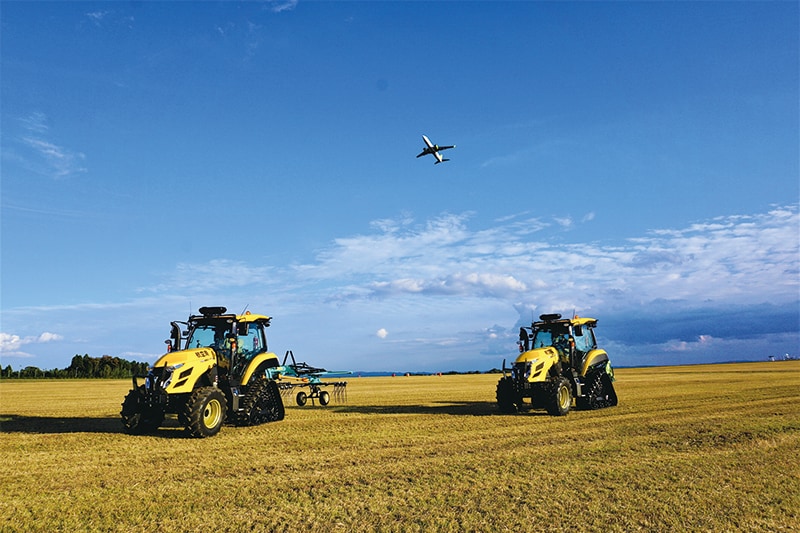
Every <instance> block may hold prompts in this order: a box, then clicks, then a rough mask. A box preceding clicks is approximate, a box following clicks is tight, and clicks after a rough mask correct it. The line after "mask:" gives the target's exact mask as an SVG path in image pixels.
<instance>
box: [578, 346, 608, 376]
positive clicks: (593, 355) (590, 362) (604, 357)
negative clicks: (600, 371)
mask: <svg viewBox="0 0 800 533" xmlns="http://www.w3.org/2000/svg"><path fill="white" fill-rule="evenodd" d="M609 362H610V361H609V359H608V354H607V353H606V351H605V350H592V351H590V352H589V353H588V354H586V358H585V359H584V361H583V367H582V368H581V376H585V375H586V373H587V372H589V369H590V368H593V367H596V366H600V365H602V366H608V367H610V365H607V363H609Z"/></svg>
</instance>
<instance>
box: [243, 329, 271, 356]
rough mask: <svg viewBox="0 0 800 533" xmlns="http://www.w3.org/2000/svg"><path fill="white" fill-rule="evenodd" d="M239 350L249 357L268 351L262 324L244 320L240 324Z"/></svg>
mask: <svg viewBox="0 0 800 533" xmlns="http://www.w3.org/2000/svg"><path fill="white" fill-rule="evenodd" d="M237 333H238V351H239V354H241V355H242V356H244V357H245V358H247V359H250V358H252V357H253V356H255V355H256V354H259V353H261V352H265V351H267V341H266V339H265V338H264V330H263V328H262V327H261V324H258V323H255V322H250V323H248V322H242V323H240V324H239V326H238V331H237Z"/></svg>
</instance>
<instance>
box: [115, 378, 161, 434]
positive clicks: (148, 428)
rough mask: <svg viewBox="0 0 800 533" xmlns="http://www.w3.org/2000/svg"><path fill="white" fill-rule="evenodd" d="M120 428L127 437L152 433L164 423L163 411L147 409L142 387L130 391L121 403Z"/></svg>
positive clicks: (153, 408)
mask: <svg viewBox="0 0 800 533" xmlns="http://www.w3.org/2000/svg"><path fill="white" fill-rule="evenodd" d="M119 414H120V416H121V417H122V427H123V429H124V430H125V433H128V434H129V435H142V434H144V433H152V432H153V431H155V430H156V429H158V427H159V426H160V425H161V423H162V422H163V421H164V410H163V409H161V408H158V407H148V406H147V404H145V402H144V387H143V386H140V387H139V389H132V390H131V391H130V392H128V394H127V396H125V400H123V402H122V411H120V413H119Z"/></svg>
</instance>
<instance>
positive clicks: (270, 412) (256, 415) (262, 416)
mask: <svg viewBox="0 0 800 533" xmlns="http://www.w3.org/2000/svg"><path fill="white" fill-rule="evenodd" d="M284 414H285V412H284V408H283V400H282V399H281V393H280V390H279V389H278V385H277V383H275V382H274V381H271V380H269V381H268V380H266V379H264V378H261V379H258V380H256V381H251V382H250V385H249V386H248V387H247V397H246V398H245V400H244V410H243V411H242V412H241V413H240V414H239V418H238V420H237V423H238V425H240V426H255V425H258V424H265V423H267V422H275V421H278V420H283V417H284Z"/></svg>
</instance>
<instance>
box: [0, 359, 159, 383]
mask: <svg viewBox="0 0 800 533" xmlns="http://www.w3.org/2000/svg"><path fill="white" fill-rule="evenodd" d="M148 366H150V365H149V364H148V363H139V362H137V361H127V360H125V359H122V358H120V357H111V356H110V355H104V356H102V357H90V356H89V355H88V354H85V355H75V357H73V358H72V362H71V363H70V365H69V366H68V367H67V368H60V369H58V368H57V369H53V370H42V369H40V368H38V367H35V366H26V367H25V368H22V369H20V370H14V369H12V368H11V365H8V366H6V367H5V368H3V369H2V370H0V378H3V379H8V378H57V379H58V378H108V379H120V378H130V377H131V376H134V375H137V376H140V375H144V374H146V373H147V368H148Z"/></svg>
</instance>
